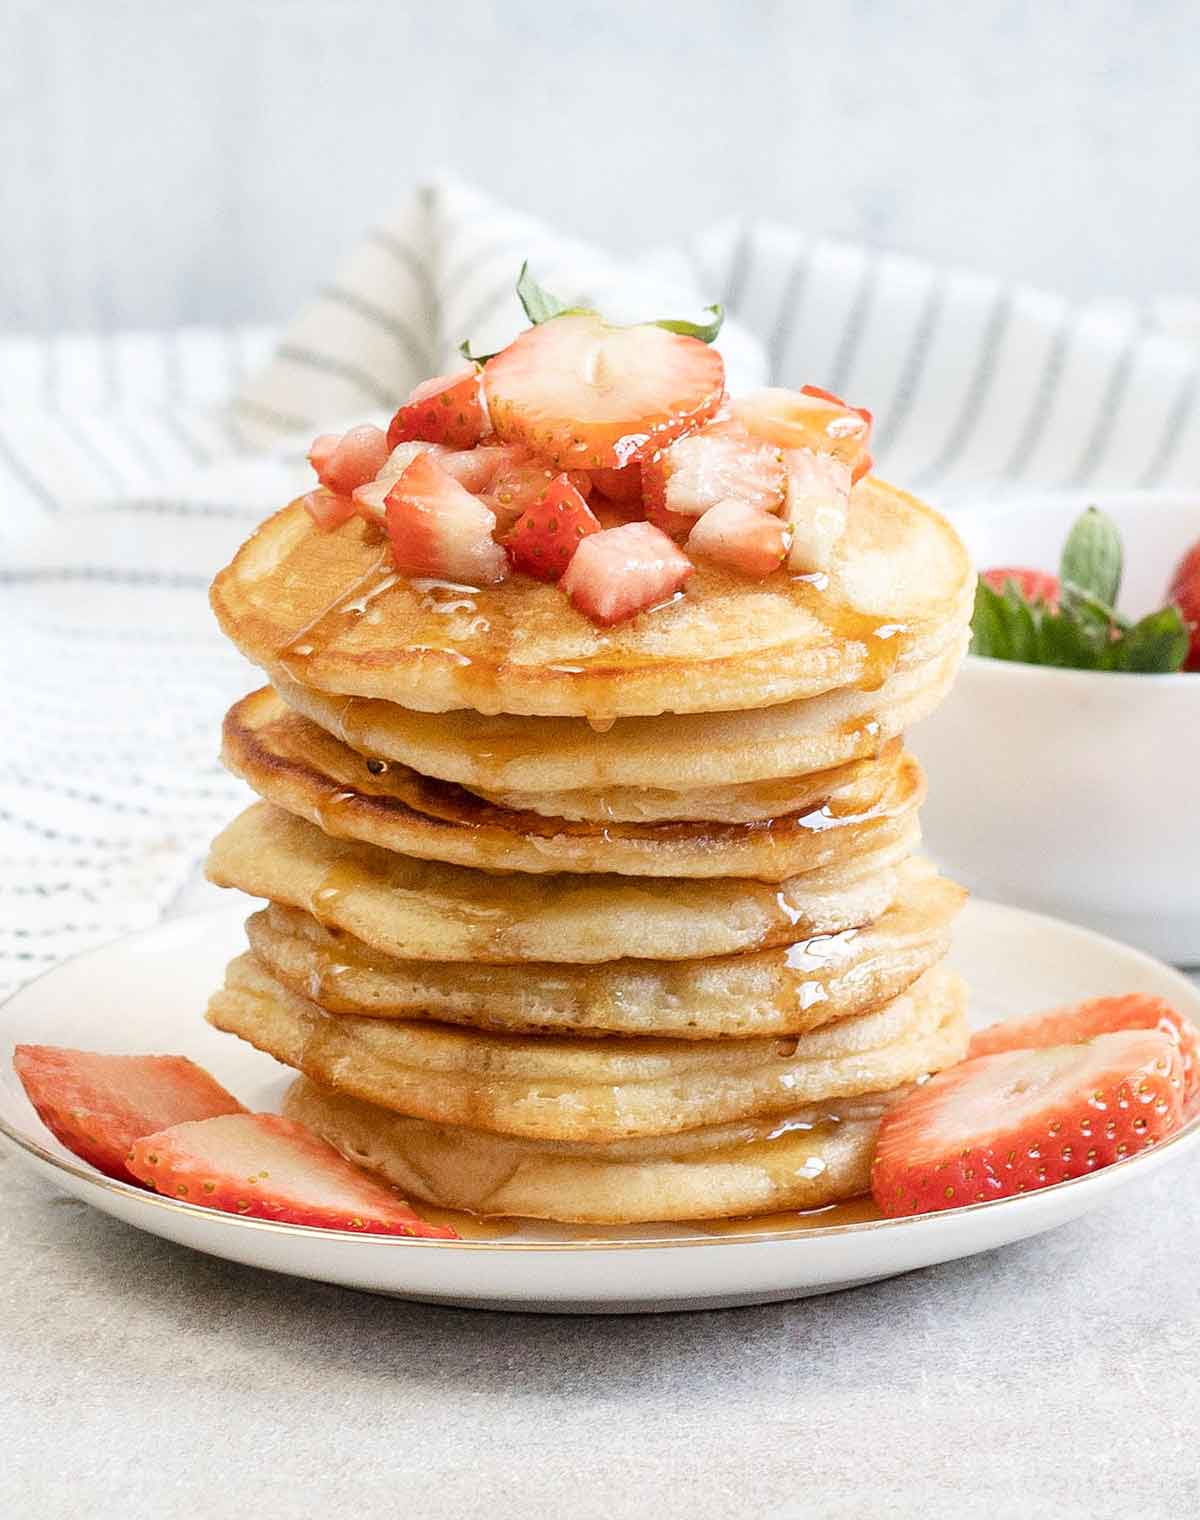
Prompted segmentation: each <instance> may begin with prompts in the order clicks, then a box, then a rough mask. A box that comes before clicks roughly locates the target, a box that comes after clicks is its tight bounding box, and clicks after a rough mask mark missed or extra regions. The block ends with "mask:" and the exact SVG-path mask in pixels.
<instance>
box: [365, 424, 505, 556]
mask: <svg viewBox="0 0 1200 1520" xmlns="http://www.w3.org/2000/svg"><path fill="white" fill-rule="evenodd" d="M384 511H385V522H386V527H387V535H388V539H389V541H390V542H391V546H392V557H393V559H394V560H395V563H396V568H397V570H399V571H400V572H401V574H403V575H413V576H434V577H436V578H438V579H440V580H450V581H459V582H462V583H464V584H470V585H476V586H487V585H491V584H493V583H494V582H496V581H502V580H504V579H505V577H506V576H507V575H508V556H507V555H506V554H505V552H504V550H503V549H502V548H501V547H500V545H499V544H498V543H497V542H496V540H495V538H494V537H493V533H494V531H495V527H496V517H495V514H494V513H493V512H491V511H490V510H489V509H488V508H487V507H486V506H485V505H484V504H483V502H482V501H481V500H480V498H479V497H478V496H472V494H471V493H470V491H468V490H467V489H466V487H465V486H461V485H460V484H459V483H458V481H457V480H455V479H454V477H453V476H451V475H448V474H447V473H446V471H445V470H443V469H442V467H441V465H440V463H439V462H438V459H437V458H436V456H434V455H432V454H428V453H423V454H418V455H417V457H416V458H415V459H414V460H413V461H412V462H411V464H409V465H408V466H407V468H406V469H405V471H404V473H403V474H402V475H401V476H400V478H399V480H397V481H396V483H395V484H394V485H393V486H392V487H391V488H390V489H389V491H388V493H387V497H386V500H385V503H384Z"/></svg>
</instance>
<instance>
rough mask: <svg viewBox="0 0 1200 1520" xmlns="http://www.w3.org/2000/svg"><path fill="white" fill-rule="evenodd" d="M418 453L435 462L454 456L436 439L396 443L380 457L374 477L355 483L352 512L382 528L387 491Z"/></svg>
mask: <svg viewBox="0 0 1200 1520" xmlns="http://www.w3.org/2000/svg"><path fill="white" fill-rule="evenodd" d="M419 454H430V455H432V456H433V457H434V458H435V459H437V461H438V462H439V464H440V463H441V461H442V460H443V459H450V458H452V457H454V451H453V450H452V449H447V448H443V446H442V445H441V444H440V443H421V442H413V443H398V444H397V445H396V447H395V448H394V449H393V450H392V452H391V453H390V454H389V455H388V457H387V458H386V459H385V460H384V462H383V466H382V468H381V469H380V471H379V473H378V475H376V477H375V479H374V480H368V481H367V483H366V485H365V486H359V487H358V489H357V490H356V491H355V492H354V495H353V498H352V500H353V502H354V510H355V512H357V513H358V515H359V516H360V517H363V518H365V519H366V520H367V522H373V523H375V524H376V525H377V526H379V527H381V528H382V527H383V525H384V518H385V517H386V515H387V498H388V492H389V491H390V490H391V489H392V487H393V486H394V485H395V484H396V482H397V481H398V480H399V479H400V477H401V475H403V474H404V472H405V470H407V469H408V467H409V465H410V464H412V462H413V460H414V459H416V458H417V456H418V455H419Z"/></svg>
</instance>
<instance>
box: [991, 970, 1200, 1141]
mask: <svg viewBox="0 0 1200 1520" xmlns="http://www.w3.org/2000/svg"><path fill="white" fill-rule="evenodd" d="M1118 1029H1157V1030H1159V1031H1160V1032H1161V1033H1162V1034H1165V1035H1167V1036H1168V1038H1170V1039H1172V1040H1174V1042H1175V1044H1176V1045H1178V1046H1179V1059H1180V1061H1181V1063H1182V1066H1183V1109H1184V1116H1185V1117H1187V1118H1190V1117H1191V1115H1192V1114H1193V1113H1197V1112H1200V1061H1198V1059H1197V1057H1198V1051H1197V1045H1198V1042H1200V1029H1197V1028H1196V1026H1195V1024H1193V1023H1192V1021H1191V1019H1189V1018H1187V1017H1186V1016H1185V1015H1184V1014H1182V1013H1177V1012H1176V1011H1175V1009H1174V1008H1172V1007H1171V1005H1170V1003H1167V1002H1165V1001H1164V1000H1163V999H1162V998H1160V997H1152V996H1151V995H1150V994H1149V993H1148V992H1127V993H1125V994H1123V995H1122V996H1119V997H1099V998H1089V999H1088V1001H1087V1002H1084V1003H1073V1004H1071V1005H1070V1006H1067V1007H1063V1008H1052V1009H1051V1010H1050V1012H1049V1013H1035V1014H1033V1015H1032V1016H1031V1017H1030V1018H1027V1019H1003V1020H1002V1021H1001V1022H1000V1023H999V1024H992V1025H989V1027H988V1028H987V1029H981V1030H979V1031H978V1033H977V1034H975V1035H973V1036H972V1037H971V1045H970V1049H969V1050H968V1051H967V1054H968V1056H990V1055H994V1054H995V1053H996V1051H998V1050H1031V1049H1033V1048H1034V1047H1036V1046H1041V1045H1076V1044H1078V1043H1079V1042H1080V1041H1081V1040H1092V1039H1095V1037H1096V1036H1097V1035H1098V1034H1112V1033H1113V1032H1114V1031H1115V1030H1118Z"/></svg>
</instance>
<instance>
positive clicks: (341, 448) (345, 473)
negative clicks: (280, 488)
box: [308, 422, 388, 496]
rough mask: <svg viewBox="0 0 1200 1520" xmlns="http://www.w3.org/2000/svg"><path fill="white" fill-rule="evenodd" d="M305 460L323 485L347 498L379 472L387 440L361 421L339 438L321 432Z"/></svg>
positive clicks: (386, 447) (376, 430) (385, 456)
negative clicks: (358, 425)
mask: <svg viewBox="0 0 1200 1520" xmlns="http://www.w3.org/2000/svg"><path fill="white" fill-rule="evenodd" d="M308 457H309V461H310V463H311V464H312V467H313V469H314V470H316V472H317V477H318V479H319V480H320V482H321V484H322V485H323V486H327V487H328V488H329V489H330V490H331V491H334V492H336V493H337V495H339V496H350V495H352V494H353V493H354V491H355V490H356V489H357V488H358V487H359V486H365V485H366V483H367V481H368V480H374V478H375V476H376V474H377V473H378V472H379V470H380V469H382V467H383V465H384V462H385V461H386V459H387V457H388V441H387V439H386V438H385V437H384V435H383V432H382V431H381V430H380V429H379V428H377V427H372V426H371V424H370V423H368V422H364V423H363V424H362V425H361V426H360V427H352V428H351V429H350V430H349V432H346V433H343V434H342V436H341V437H340V438H335V437H334V435H333V434H332V433H322V434H321V436H320V437H319V438H317V439H315V440H314V442H313V446H312V448H311V449H310V450H309V451H308Z"/></svg>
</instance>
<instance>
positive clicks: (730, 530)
mask: <svg viewBox="0 0 1200 1520" xmlns="http://www.w3.org/2000/svg"><path fill="white" fill-rule="evenodd" d="M791 541H792V535H791V530H790V529H789V528H788V526H787V525H786V524H785V523H782V522H780V520H779V518H778V517H774V516H772V515H771V513H770V512H764V511H763V510H762V508H761V507H755V506H752V505H751V504H750V502H748V501H739V500H737V499H736V498H730V500H729V501H721V502H718V503H717V505H716V506H715V507H710V508H709V510H708V511H707V512H705V514H704V516H703V517H699V518H697V519H696V524H695V527H693V529H692V531H691V533H690V534H689V535H688V541H687V544H686V548H687V552H688V554H689V555H691V556H693V557H694V558H698V559H708V560H712V561H713V562H714V563H715V564H718V565H724V566H725V567H726V568H727V569H729V570H735V571H736V572H737V573H738V574H739V575H746V576H749V577H750V578H751V579H752V580H756V581H761V580H764V579H765V578H766V577H767V576H768V575H770V574H771V572H772V571H774V570H778V569H779V567H780V565H782V564H783V562H784V560H785V559H786V558H787V555H788V549H789V548H790V547H791Z"/></svg>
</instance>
